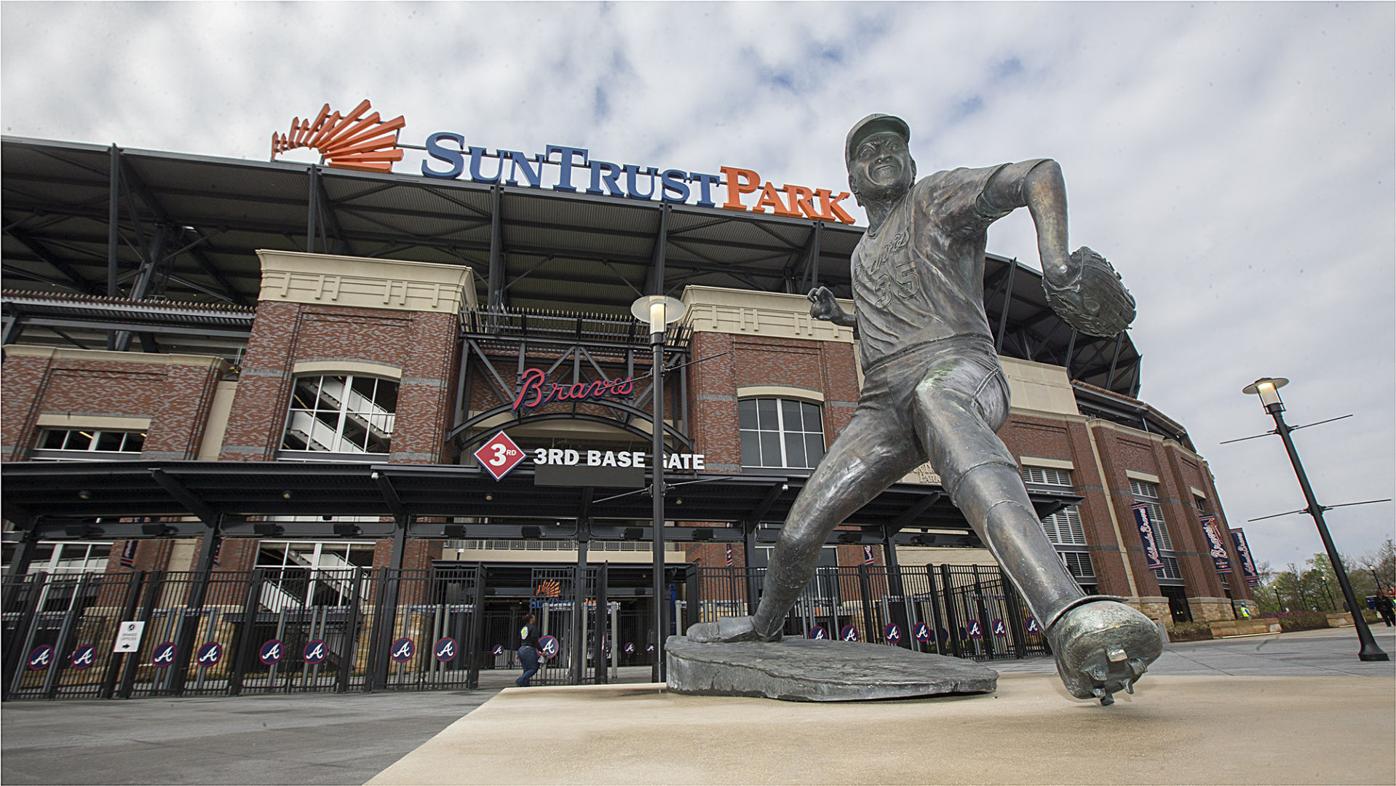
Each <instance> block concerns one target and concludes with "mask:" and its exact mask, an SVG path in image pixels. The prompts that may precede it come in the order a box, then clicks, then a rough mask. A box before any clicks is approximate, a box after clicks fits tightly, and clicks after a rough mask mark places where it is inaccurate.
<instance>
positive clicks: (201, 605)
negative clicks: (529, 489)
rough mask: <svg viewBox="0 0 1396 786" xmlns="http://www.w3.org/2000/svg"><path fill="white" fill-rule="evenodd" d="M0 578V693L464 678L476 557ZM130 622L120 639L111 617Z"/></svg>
mask: <svg viewBox="0 0 1396 786" xmlns="http://www.w3.org/2000/svg"><path fill="white" fill-rule="evenodd" d="M203 578H204V577H203V576H202V575H201V574H196V573H187V572H163V571H154V572H132V573H110V574H85V575H79V576H65V575H50V574H45V573H35V574H32V575H29V576H26V577H24V578H23V579H22V580H20V581H17V582H14V583H7V584H6V585H5V587H4V598H5V600H4V609H3V649H4V663H3V666H4V697H5V698H6V699H15V698H57V697H98V698H112V697H116V698H131V697H140V696H188V695H239V694H255V693H293V692H309V691H339V692H344V691H349V690H360V691H371V690H384V689H387V690H425V689H434V688H473V687H475V686H476V685H477V684H478V678H479V668H480V664H481V663H482V661H483V659H484V657H485V654H484V653H483V652H482V651H481V646H480V629H479V620H480V615H479V614H477V613H476V609H478V608H479V607H480V602H481V599H480V593H481V591H482V590H483V584H482V582H481V581H480V569H479V568H477V567H466V568H453V569H447V570H441V569H433V570H425V571H394V570H365V569H361V568H351V569H343V570H303V569H258V570H253V571H238V572H220V571H215V572H213V573H211V574H209V576H208V577H207V582H203V581H201V579H203ZM131 623H135V625H134V627H135V628H137V629H138V630H136V631H134V632H133V633H132V635H131V636H130V637H129V641H130V642H131V643H130V645H129V646H128V647H127V648H126V649H125V651H118V650H121V649H123V647H122V642H123V640H125V638H126V637H123V636H122V635H120V634H121V630H120V629H121V628H123V627H131Z"/></svg>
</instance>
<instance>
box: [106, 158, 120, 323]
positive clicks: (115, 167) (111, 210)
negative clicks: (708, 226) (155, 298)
mask: <svg viewBox="0 0 1396 786" xmlns="http://www.w3.org/2000/svg"><path fill="white" fill-rule="evenodd" d="M110 156H111V178H110V179H109V180H108V181H107V189H108V191H107V297H116V296H117V294H118V293H117V289H116V272H117V271H116V252H117V247H118V240H119V239H120V223H121V148H119V147H117V146H116V145H112V146H111V150H110Z"/></svg>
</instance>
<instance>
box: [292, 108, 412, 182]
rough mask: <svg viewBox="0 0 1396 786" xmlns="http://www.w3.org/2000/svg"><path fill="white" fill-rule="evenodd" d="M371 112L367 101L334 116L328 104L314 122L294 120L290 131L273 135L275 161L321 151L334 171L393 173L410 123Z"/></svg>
mask: <svg viewBox="0 0 1396 786" xmlns="http://www.w3.org/2000/svg"><path fill="white" fill-rule="evenodd" d="M368 110H369V102H368V99H367V98H365V99H364V100H362V101H360V102H359V104H358V106H356V107H354V108H353V109H352V110H350V111H349V113H348V114H344V115H342V114H340V113H339V112H331V111H330V105H329V104H325V105H324V106H322V107H320V112H319V114H317V115H315V119H314V120H303V119H301V118H299V117H295V118H292V119H291V128H290V130H288V131H287V132H286V133H284V134H276V133H273V134H272V135H271V157H272V159H273V160H275V159H276V157H277V156H278V155H280V154H282V153H285V152H287V151H289V150H295V149H297V148H302V147H308V148H310V149H312V150H316V151H318V152H319V153H320V155H322V156H324V157H325V163H326V164H329V165H330V166H332V167H336V168H339V169H361V170H364V171H366V172H391V171H392V170H393V162H394V161H401V160H402V149H401V148H399V147H398V146H397V137H398V134H399V133H400V132H401V131H402V128H403V126H405V125H407V121H406V120H405V119H403V117H402V115H398V116H397V117H396V118H393V119H392V120H386V121H385V120H383V119H382V118H381V117H379V116H378V113H377V112H373V113H372V114H367V115H366V114H365V113H366V112H368Z"/></svg>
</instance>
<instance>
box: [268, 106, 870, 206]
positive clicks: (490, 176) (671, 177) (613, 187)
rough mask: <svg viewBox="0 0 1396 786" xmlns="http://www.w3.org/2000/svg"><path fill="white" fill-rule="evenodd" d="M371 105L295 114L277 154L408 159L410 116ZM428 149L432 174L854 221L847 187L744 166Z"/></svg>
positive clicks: (437, 139) (351, 160)
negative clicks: (704, 168)
mask: <svg viewBox="0 0 1396 786" xmlns="http://www.w3.org/2000/svg"><path fill="white" fill-rule="evenodd" d="M370 108H371V107H370V104H369V101H368V100H367V99H365V100H363V101H362V102H360V103H359V104H358V105H357V106H355V107H354V108H353V109H351V110H350V111H349V112H348V113H347V114H341V113H340V112H337V111H331V109H330V105H329V104H325V105H324V106H323V107H321V109H320V111H319V112H318V113H317V114H316V115H315V118H314V120H311V119H309V118H306V119H301V118H299V117H296V118H293V119H292V120H291V125H290V128H289V129H288V130H287V131H286V132H285V133H281V134H272V147H271V151H272V158H273V159H274V158H276V157H277V156H278V155H280V154H282V153H285V152H287V151H290V150H294V149H297V148H310V149H312V150H315V151H317V152H319V153H320V154H321V155H322V156H323V157H324V161H325V163H326V164H328V165H329V166H332V167H339V168H344V169H364V170H369V171H378V172H391V171H392V166H393V164H394V163H395V162H397V161H401V160H402V158H403V151H402V149H401V148H402V147H403V145H402V144H401V143H400V142H399V134H400V133H401V131H402V129H403V128H405V127H406V120H405V119H404V118H403V117H402V116H401V115H399V116H398V117H396V118H394V119H392V120H388V121H384V120H382V119H381V118H380V116H379V114H378V113H377V112H373V113H371V114H369V110H370ZM407 146H408V147H413V146H412V145H407ZM424 149H425V150H426V155H427V158H426V160H424V161H423V162H422V169H421V172H422V174H423V175H425V176H426V177H432V178H441V179H446V180H457V179H463V180H470V181H472V182H475V183H489V184H500V183H503V184H505V185H510V186H525V187H528V188H551V189H553V190H554V191H565V192H572V193H575V192H584V193H587V194H593V195H596V196H609V197H620V198H624V199H638V200H645V201H655V200H658V201H659V202H663V203H666V204H694V205H697V206H698V207H719V208H722V209H724V210H737V211H743V212H745V211H750V212H753V213H770V214H772V215H777V216H786V217H789V218H808V219H814V220H817V221H831V222H838V223H843V224H852V223H854V218H853V216H852V215H849V213H848V211H847V210H846V209H845V208H844V205H843V203H844V202H845V201H846V200H847V199H849V197H850V196H851V195H850V194H849V193H848V192H846V191H840V192H835V191H832V190H830V189H827V188H808V187H806V186H800V185H793V184H790V183H782V184H780V185H776V184H775V183H773V182H771V181H768V180H763V179H762V178H761V175H760V174H758V173H757V172H756V171H755V170H752V169H745V168H743V167H736V166H720V167H718V168H717V170H718V171H717V172H716V173H713V172H700V171H697V170H689V169H679V168H674V167H668V168H664V167H657V166H649V165H645V164H618V163H615V162H613V161H604V160H602V159H599V158H593V157H592V155H591V151H590V149H589V148H585V147H575V146H571V145H547V146H545V147H544V149H543V152H541V153H539V152H536V151H535V152H533V153H527V152H525V151H522V150H511V149H508V148H502V147H500V148H495V149H493V150H491V149H489V148H485V147H479V146H476V145H467V144H466V141H465V135H464V134H461V133H458V132H455V131H437V132H435V133H433V134H431V135H429V136H428V137H427V139H426V146H425V148H424Z"/></svg>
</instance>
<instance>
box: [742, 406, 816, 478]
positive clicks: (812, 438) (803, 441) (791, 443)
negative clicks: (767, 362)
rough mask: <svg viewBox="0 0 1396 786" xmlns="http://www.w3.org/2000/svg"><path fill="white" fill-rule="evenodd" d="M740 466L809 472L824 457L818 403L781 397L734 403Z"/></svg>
mask: <svg viewBox="0 0 1396 786" xmlns="http://www.w3.org/2000/svg"><path fill="white" fill-rule="evenodd" d="M737 416H738V421H739V425H740V428H741V433H742V466H744V467H777V468H782V469H811V468H813V467H814V466H815V465H816V464H818V463H819V460H820V459H822V458H824V421H823V418H822V416H821V414H820V411H819V405H818V404H811V403H809V402H807V401H795V400H793V399H783V398H746V399H742V400H741V401H739V402H737Z"/></svg>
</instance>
